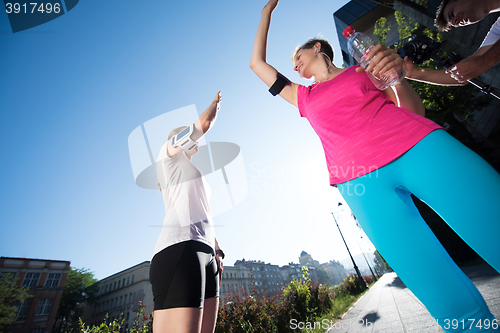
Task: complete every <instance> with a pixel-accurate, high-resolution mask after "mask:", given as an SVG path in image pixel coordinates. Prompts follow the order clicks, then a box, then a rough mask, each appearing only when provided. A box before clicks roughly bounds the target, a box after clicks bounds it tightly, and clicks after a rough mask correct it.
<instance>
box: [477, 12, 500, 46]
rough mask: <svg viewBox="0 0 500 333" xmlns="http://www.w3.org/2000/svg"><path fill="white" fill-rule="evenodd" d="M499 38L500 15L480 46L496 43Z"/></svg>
mask: <svg viewBox="0 0 500 333" xmlns="http://www.w3.org/2000/svg"><path fill="white" fill-rule="evenodd" d="M499 39H500V17H498V19H497V20H496V21H495V23H493V25H492V26H491V29H490V31H488V34H487V35H486V37H485V38H484V40H483V43H482V44H481V46H480V47H479V48H482V47H483V46H488V45H492V44H495V43H496V42H497V40H499Z"/></svg>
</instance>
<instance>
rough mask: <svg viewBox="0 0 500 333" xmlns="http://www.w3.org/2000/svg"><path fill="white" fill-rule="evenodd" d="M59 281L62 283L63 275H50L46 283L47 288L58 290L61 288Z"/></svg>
mask: <svg viewBox="0 0 500 333" xmlns="http://www.w3.org/2000/svg"><path fill="white" fill-rule="evenodd" d="M59 281H61V273H50V274H49V276H48V277H47V282H45V287H47V288H56V287H59Z"/></svg>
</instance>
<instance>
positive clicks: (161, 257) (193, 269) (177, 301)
mask: <svg viewBox="0 0 500 333" xmlns="http://www.w3.org/2000/svg"><path fill="white" fill-rule="evenodd" d="M220 101H221V94H220V92H218V93H217V95H216V96H215V98H214V100H213V101H212V103H211V104H210V106H209V107H208V108H207V109H206V110H205V111H204V112H203V113H202V114H201V115H200V117H199V118H198V120H197V121H196V122H195V123H194V124H192V125H189V126H183V127H179V128H177V129H174V130H173V131H172V132H171V133H170V135H169V137H168V141H167V142H166V143H165V144H164V145H163V147H162V148H161V150H160V153H159V155H158V159H157V164H156V171H157V176H158V186H159V188H160V191H161V194H162V197H163V202H164V205H165V218H164V220H163V227H162V230H161V233H160V236H159V238H158V241H157V243H156V247H155V253H154V256H153V259H152V260H151V268H150V281H151V285H152V289H153V297H154V316H153V332H154V333H167V332H176V333H177V332H178V333H182V332H186V333H200V332H201V333H209V332H210V333H213V332H214V330H215V324H216V320H217V310H218V307H219V285H220V279H221V276H222V275H221V274H222V259H223V258H224V252H222V250H221V249H220V248H219V245H218V243H217V240H216V238H215V232H214V225H213V221H212V215H211V213H210V207H209V188H208V186H207V184H206V183H205V182H204V180H203V175H202V174H201V172H200V171H199V170H198V169H197V168H196V166H195V165H194V164H193V163H192V162H191V157H192V156H193V155H194V154H196V153H197V152H198V146H199V144H198V140H200V138H201V137H202V136H203V135H204V134H205V133H206V132H207V131H208V130H209V129H210V128H211V127H212V125H213V124H214V122H215V119H216V116H217V112H218V110H219V108H220Z"/></svg>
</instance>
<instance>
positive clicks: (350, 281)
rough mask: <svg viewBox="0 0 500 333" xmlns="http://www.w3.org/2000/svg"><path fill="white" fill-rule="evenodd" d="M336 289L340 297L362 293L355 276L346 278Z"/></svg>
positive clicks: (362, 289)
mask: <svg viewBox="0 0 500 333" xmlns="http://www.w3.org/2000/svg"><path fill="white" fill-rule="evenodd" d="M338 289H339V290H338V292H339V293H340V294H341V295H359V294H361V293H362V292H363V291H364V288H363V286H362V285H361V284H360V282H359V280H358V277H357V276H356V275H351V276H348V277H346V278H345V279H344V281H342V283H341V284H340V286H339V287H338Z"/></svg>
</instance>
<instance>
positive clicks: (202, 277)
mask: <svg viewBox="0 0 500 333" xmlns="http://www.w3.org/2000/svg"><path fill="white" fill-rule="evenodd" d="M149 280H150V281H151V285H152V287H153V301H154V309H155V310H163V309H171V308H185V307H187V308H203V303H204V300H205V299H207V298H212V297H218V296H219V269H218V267H217V261H216V259H215V254H214V251H213V249H212V248H211V247H210V246H208V245H207V244H204V243H201V242H198V241H192V240H191V241H186V242H182V243H177V244H174V245H171V246H169V247H167V248H165V249H163V250H162V251H160V252H158V253H157V254H155V255H154V257H153V259H152V260H151V267H150V270H149Z"/></svg>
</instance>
